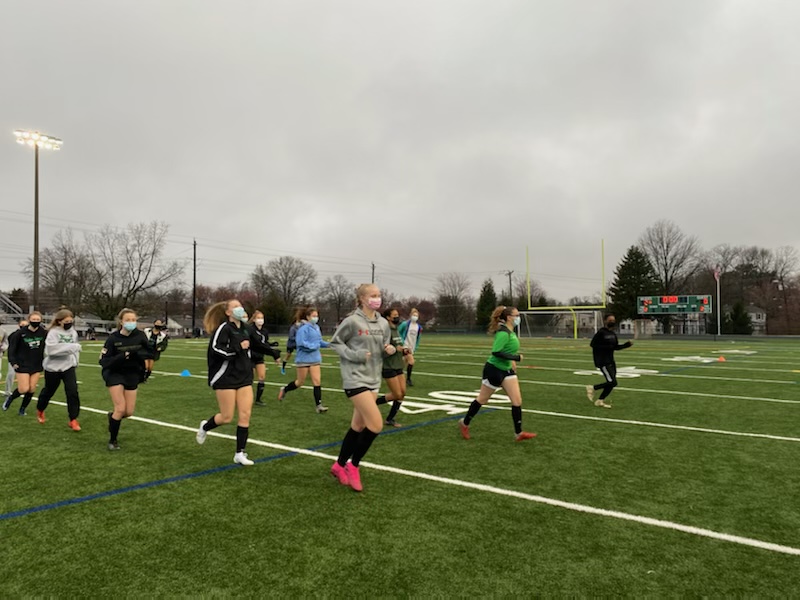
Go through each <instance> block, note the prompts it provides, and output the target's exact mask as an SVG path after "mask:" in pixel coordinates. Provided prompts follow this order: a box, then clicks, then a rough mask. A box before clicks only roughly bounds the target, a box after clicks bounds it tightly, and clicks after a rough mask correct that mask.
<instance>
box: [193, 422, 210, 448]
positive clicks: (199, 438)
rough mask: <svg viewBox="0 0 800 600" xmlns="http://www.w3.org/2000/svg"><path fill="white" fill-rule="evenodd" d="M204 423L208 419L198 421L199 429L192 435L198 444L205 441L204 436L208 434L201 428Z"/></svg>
mask: <svg viewBox="0 0 800 600" xmlns="http://www.w3.org/2000/svg"><path fill="white" fill-rule="evenodd" d="M206 423H208V421H200V429H198V430H197V435H195V436H194V439H196V440H197V443H198V444H203V443H205V441H206V436H207V435H208V432H207V431H206V430H205V429H203V425H205V424H206Z"/></svg>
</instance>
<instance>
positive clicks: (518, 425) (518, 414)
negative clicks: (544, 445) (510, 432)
mask: <svg viewBox="0 0 800 600" xmlns="http://www.w3.org/2000/svg"><path fill="white" fill-rule="evenodd" d="M511 418H512V419H514V433H522V407H521V406H512V407H511Z"/></svg>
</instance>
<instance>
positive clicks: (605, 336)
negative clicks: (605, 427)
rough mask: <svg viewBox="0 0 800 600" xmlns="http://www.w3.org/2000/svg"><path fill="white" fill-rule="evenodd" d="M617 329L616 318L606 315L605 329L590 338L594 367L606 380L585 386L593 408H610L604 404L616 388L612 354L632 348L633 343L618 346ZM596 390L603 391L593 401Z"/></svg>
mask: <svg viewBox="0 0 800 600" xmlns="http://www.w3.org/2000/svg"><path fill="white" fill-rule="evenodd" d="M616 327H617V318H616V317H615V316H614V315H606V321H605V327H601V328H600V330H599V331H598V332H597V333H595V334H594V337H593V338H592V342H591V344H590V345H591V346H592V357H593V358H594V366H595V367H597V368H598V369H600V372H601V373H602V374H603V377H605V378H606V380H605V381H604V382H603V383H598V384H597V385H594V386H592V385H587V386H586V397H587V398H589V402H594V405H595V406H599V407H601V408H611V404H610V403H608V404H607V403H606V401H605V400H606V398H608V396H609V394H610V393H611V392H612V391H613V390H614V388H615V387H617V363H615V362H614V352H615V351H616V350H624V349H625V348H630V347H631V346H633V342H625V343H624V344H620V343H619V340H618V339H617V334H616V333H614V329H616ZM597 390H603V391H602V392H601V393H600V397H599V398H598V399H597V400H595V399H594V393H595V391H597Z"/></svg>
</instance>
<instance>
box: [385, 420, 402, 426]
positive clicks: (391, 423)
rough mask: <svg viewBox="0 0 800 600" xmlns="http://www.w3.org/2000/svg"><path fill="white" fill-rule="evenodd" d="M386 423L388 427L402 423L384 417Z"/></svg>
mask: <svg viewBox="0 0 800 600" xmlns="http://www.w3.org/2000/svg"><path fill="white" fill-rule="evenodd" d="M386 424H387V425H388V426H389V427H402V425H400V423H398V422H397V421H395V420H394V419H386Z"/></svg>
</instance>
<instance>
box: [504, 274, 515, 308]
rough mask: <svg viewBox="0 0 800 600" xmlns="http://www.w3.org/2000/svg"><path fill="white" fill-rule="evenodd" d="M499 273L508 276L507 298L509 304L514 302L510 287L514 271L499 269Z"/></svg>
mask: <svg viewBox="0 0 800 600" xmlns="http://www.w3.org/2000/svg"><path fill="white" fill-rule="evenodd" d="M501 273H502V274H503V275H506V276H507V277H508V300H509V302H511V304H514V291H513V289H512V288H511V276H512V275H513V274H514V271H501Z"/></svg>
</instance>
